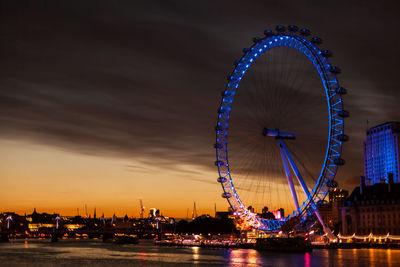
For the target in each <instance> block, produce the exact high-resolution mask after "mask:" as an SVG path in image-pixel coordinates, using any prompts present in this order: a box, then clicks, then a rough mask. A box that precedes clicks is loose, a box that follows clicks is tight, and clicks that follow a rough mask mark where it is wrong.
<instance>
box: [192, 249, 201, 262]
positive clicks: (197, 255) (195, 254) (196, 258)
mask: <svg viewBox="0 0 400 267" xmlns="http://www.w3.org/2000/svg"><path fill="white" fill-rule="evenodd" d="M192 251H193V260H195V261H197V260H199V258H200V255H199V247H192Z"/></svg>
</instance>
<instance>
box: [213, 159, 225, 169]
mask: <svg viewBox="0 0 400 267" xmlns="http://www.w3.org/2000/svg"><path fill="white" fill-rule="evenodd" d="M223 164H224V162H223V161H222V160H216V161H215V166H218V167H221V166H222V165H223Z"/></svg>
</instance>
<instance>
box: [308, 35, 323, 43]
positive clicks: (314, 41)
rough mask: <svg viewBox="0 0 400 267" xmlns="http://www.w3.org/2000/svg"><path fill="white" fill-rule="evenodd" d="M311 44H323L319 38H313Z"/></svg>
mask: <svg viewBox="0 0 400 267" xmlns="http://www.w3.org/2000/svg"><path fill="white" fill-rule="evenodd" d="M310 41H311V43H313V44H322V39H321V38H319V37H313V38H311V40H310Z"/></svg>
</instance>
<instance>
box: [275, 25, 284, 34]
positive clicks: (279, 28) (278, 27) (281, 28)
mask: <svg viewBox="0 0 400 267" xmlns="http://www.w3.org/2000/svg"><path fill="white" fill-rule="evenodd" d="M275 29H276V31H277V32H279V33H283V32H285V31H286V28H285V26H283V25H278V26H276V28H275Z"/></svg>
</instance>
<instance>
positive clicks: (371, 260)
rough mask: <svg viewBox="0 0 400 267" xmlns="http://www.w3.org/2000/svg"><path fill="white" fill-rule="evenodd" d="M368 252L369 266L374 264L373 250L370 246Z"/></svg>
mask: <svg viewBox="0 0 400 267" xmlns="http://www.w3.org/2000/svg"><path fill="white" fill-rule="evenodd" d="M368 252H369V263H370V264H371V265H370V266H375V250H374V249H372V248H370V249H369V250H368Z"/></svg>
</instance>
